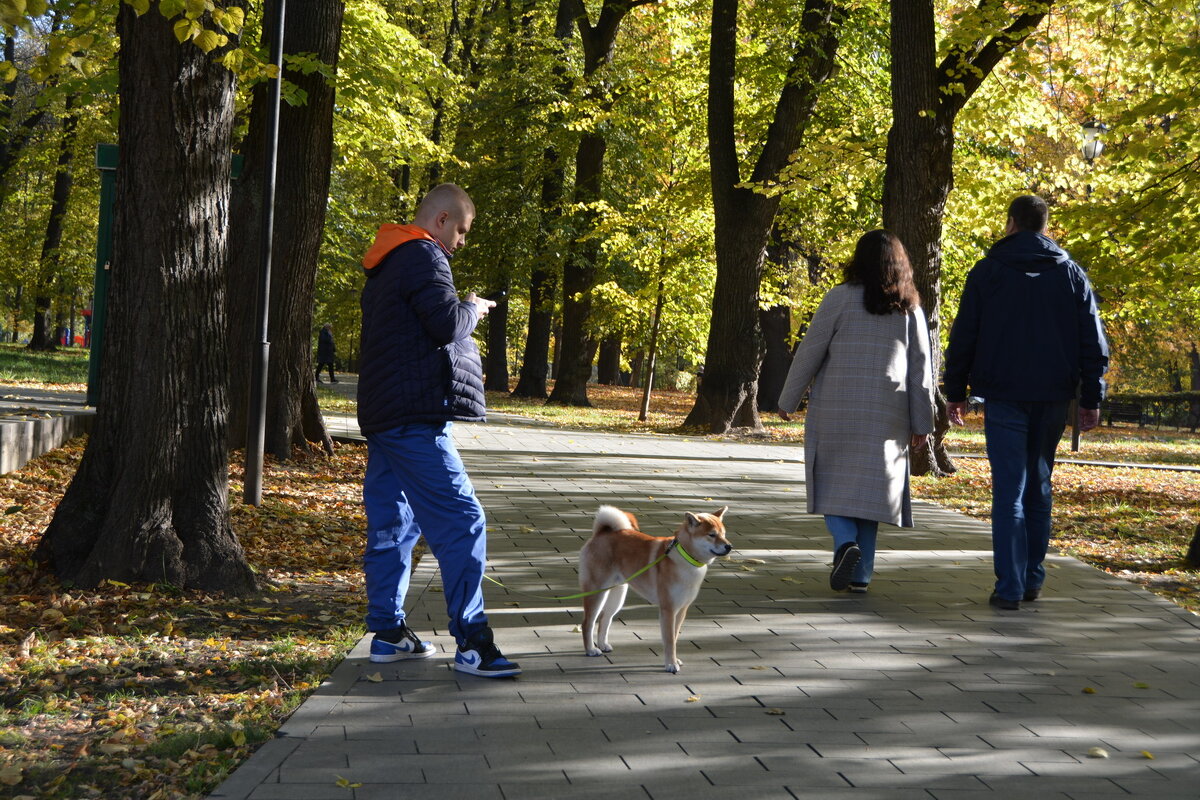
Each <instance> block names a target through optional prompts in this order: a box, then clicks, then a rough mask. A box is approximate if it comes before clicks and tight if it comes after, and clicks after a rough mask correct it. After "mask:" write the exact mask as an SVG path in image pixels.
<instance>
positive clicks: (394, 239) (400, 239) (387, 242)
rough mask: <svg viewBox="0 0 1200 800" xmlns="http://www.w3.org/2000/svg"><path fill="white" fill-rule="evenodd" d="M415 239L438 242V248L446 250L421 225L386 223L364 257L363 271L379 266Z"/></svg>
mask: <svg viewBox="0 0 1200 800" xmlns="http://www.w3.org/2000/svg"><path fill="white" fill-rule="evenodd" d="M414 239H428V240H429V241H431V242H437V243H438V246H439V247H441V248H442V249H443V250H445V249H446V246H445V245H443V244H442V243H441V242H438V240H437V237H436V236H434V235H433V234H432V233H430V232H429V231H427V230H425V229H424V228H422V227H421V226H420V225H394V224H392V223H385V224H383V225H380V226H379V231H378V232H377V233H376V234H375V244H373V245H371V249H370V250H368V251H367V254H366V255H365V256H363V260H362V263H363V269H368V270H369V269H373V268H374V267H377V266H379V262H381V261H383V259H384V258H385V257H386V256H387V254H388V253H390V252H392V251H393V250H395V249H396V248H397V247H399V246H400V245H402V244H404V243H406V242H411V241H413V240H414ZM447 252H449V251H447Z"/></svg>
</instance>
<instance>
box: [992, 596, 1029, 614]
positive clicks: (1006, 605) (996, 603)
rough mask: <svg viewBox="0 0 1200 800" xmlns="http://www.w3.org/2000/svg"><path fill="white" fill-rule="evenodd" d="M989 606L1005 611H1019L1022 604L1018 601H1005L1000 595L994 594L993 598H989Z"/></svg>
mask: <svg viewBox="0 0 1200 800" xmlns="http://www.w3.org/2000/svg"><path fill="white" fill-rule="evenodd" d="M988 605H990V606H992V607H993V608H1002V609H1004V610H1005V611H1018V610H1020V608H1021V604H1020V602H1018V601H1016V600H1005V599H1004V598H1003V597H1001V596H1000V595H998V594H996V593H995V592H992V596H991V597H989V598H988Z"/></svg>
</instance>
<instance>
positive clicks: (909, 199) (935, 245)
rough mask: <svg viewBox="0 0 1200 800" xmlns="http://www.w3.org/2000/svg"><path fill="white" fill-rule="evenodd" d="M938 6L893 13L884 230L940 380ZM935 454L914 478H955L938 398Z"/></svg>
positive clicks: (942, 169)
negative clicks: (905, 259)
mask: <svg viewBox="0 0 1200 800" xmlns="http://www.w3.org/2000/svg"><path fill="white" fill-rule="evenodd" d="M936 54H937V39H936V34H935V30H934V17H933V2H932V0H913V1H912V2H909V3H899V4H893V5H892V128H891V130H890V131H889V132H888V144H887V170H886V172H885V173H884V184H883V227H884V228H886V229H887V230H889V231H891V232H892V233H894V234H896V236H898V237H900V241H901V242H903V243H904V247H905V249H906V250H908V256H909V259H910V260H911V261H912V266H913V281H914V283H915V284H916V286H917V291H918V292H920V294H921V307H922V308H923V309H924V311H925V318H926V320H927V321H928V323H929V338H930V357H931V359H932V361H933V374H934V375H940V374H941V338H940V335H939V330H940V327H941V297H942V219H943V217H944V216H945V212H946V198H947V197H949V195H950V190H951V189H952V188H953V186H954V123H953V118H949V119H948V118H947V117H946V115H944V114H930V113H928V109H933V108H937V107H938V104H939V92H940V88H941V85H940V81H939V76H938V75H937V74H936V73H935V72H934V70H933V65H934V60H935V56H936ZM937 395H938V396H937V417H936V422H935V428H934V436H933V442H932V446H931V447H928V448H925V449H923V450H919V451H913V452H912V453H910V454H909V457H910V459H911V461H912V471H913V474H915V475H928V474H931V473H932V474H942V473H945V472H953V471H954V469H955V467H954V464H953V462H952V461H951V459H950V457H949V454H948V453H947V452H946V447H945V444H944V443H943V437H944V436H945V433H946V431H947V430H948V429H949V427H950V421H949V418H948V417H947V415H946V400H945V398H944V397H942V394H941V392H940V391H939V392H938V393H937Z"/></svg>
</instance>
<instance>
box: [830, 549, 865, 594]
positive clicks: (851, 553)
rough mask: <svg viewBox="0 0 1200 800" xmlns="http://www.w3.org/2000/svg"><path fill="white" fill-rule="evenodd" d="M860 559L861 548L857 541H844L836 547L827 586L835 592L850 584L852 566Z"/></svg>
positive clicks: (852, 571) (856, 564)
mask: <svg viewBox="0 0 1200 800" xmlns="http://www.w3.org/2000/svg"><path fill="white" fill-rule="evenodd" d="M861 560H862V550H860V549H859V547H858V543H857V542H846V543H845V544H844V545H842V546H841V547H839V548H838V551H837V554H836V555H835V556H834V557H833V571H832V572H830V573H829V588H830V589H833V590H834V591H835V592H840V591H843V590H844V589H845V588H846V587H847V586H849V585H850V576H851V575H853V574H854V568H855V567H857V566H858V562H859V561H861Z"/></svg>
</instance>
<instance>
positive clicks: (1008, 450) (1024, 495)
mask: <svg viewBox="0 0 1200 800" xmlns="http://www.w3.org/2000/svg"><path fill="white" fill-rule="evenodd" d="M1068 405H1069V404H1068V402H1067V401H1062V402H1020V403H1018V402H1008V401H1002V400H988V401H986V402H985V404H984V423H983V429H984V434H985V435H986V437H987V454H988V461H989V462H990V463H991V465H992V554H993V566H994V568H995V571H996V594H997V595H999V596H1000V597H1002V598H1004V599H1005V600H1020V599H1021V597H1022V596H1023V595H1024V594H1025V592H1026V591H1029V590H1031V589H1038V588H1041V585H1042V583H1043V582H1044V581H1045V580H1046V568H1045V567H1044V566H1043V564H1042V562H1043V561H1045V559H1046V548H1047V547H1049V546H1050V510H1051V502H1052V501H1051V496H1050V492H1051V488H1050V476H1051V474H1052V473H1053V472H1054V452H1055V450H1056V449H1058V440H1059V439H1061V438H1062V434H1063V429H1064V428H1065V427H1066V424H1067V406H1068Z"/></svg>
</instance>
